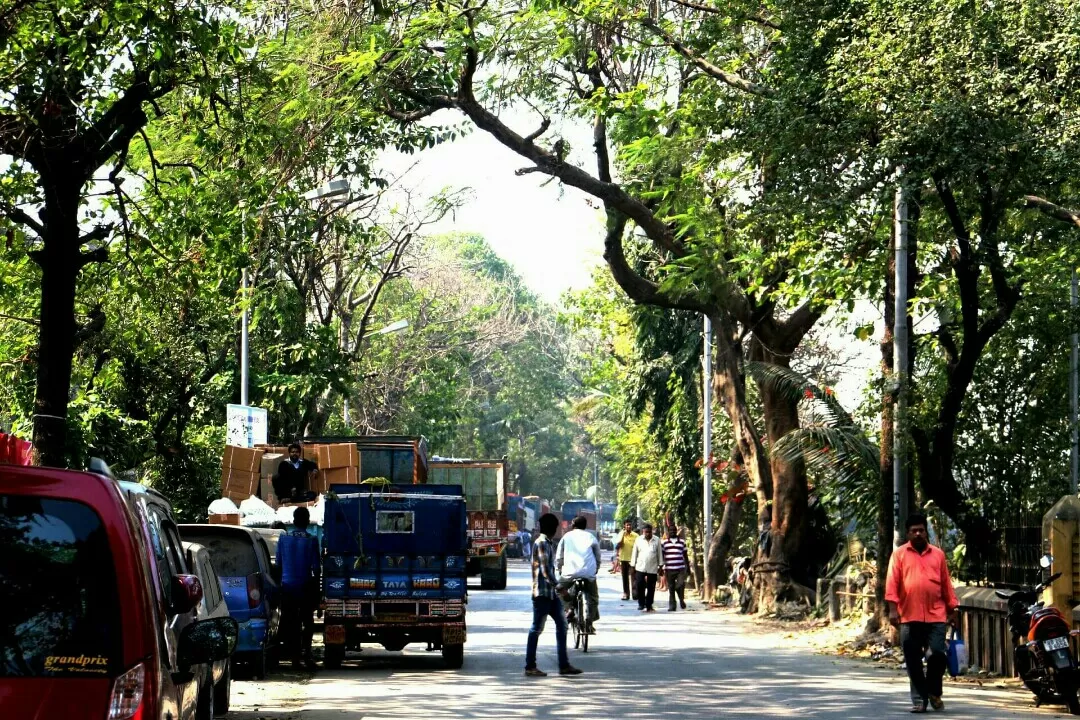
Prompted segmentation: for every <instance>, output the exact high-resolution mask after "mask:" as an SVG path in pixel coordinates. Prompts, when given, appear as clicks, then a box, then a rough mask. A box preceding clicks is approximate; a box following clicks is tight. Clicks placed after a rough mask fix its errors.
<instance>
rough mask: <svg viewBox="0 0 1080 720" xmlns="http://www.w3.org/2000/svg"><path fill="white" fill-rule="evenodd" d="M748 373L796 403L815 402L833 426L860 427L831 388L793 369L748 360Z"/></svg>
mask: <svg viewBox="0 0 1080 720" xmlns="http://www.w3.org/2000/svg"><path fill="white" fill-rule="evenodd" d="M746 372H747V373H749V374H750V376H751V377H753V378H754V379H755V380H757V381H758V382H760V383H762V384H763V385H768V386H770V387H772V388H773V389H774V390H778V391H779V392H781V393H783V394H784V395H785V396H787V397H788V398H789V399H790V400H792V401H793V402H813V403H814V404H815V406H816V407H815V409H816V411H817V412H819V413H821V414H822V415H823V416H824V418H825V423H824V424H826V425H830V426H833V427H848V426H850V427H858V426H857V425H856V423H855V421H854V420H853V419H852V417H851V414H850V413H849V412H848V411H847V410H845V409H844V406H843V405H841V404H840V401H839V400H837V399H836V396H835V395H834V394H833V391H832V389H830V388H822V387H820V386H819V385H818V384H817V383H815V382H814V381H812V380H810V378H808V377H806V376H805V375H803V374H802V373H799V372H796V371H795V370H792V369H791V368H787V367H782V366H780V365H774V364H772V363H766V362H759V361H749V362H747V363H746Z"/></svg>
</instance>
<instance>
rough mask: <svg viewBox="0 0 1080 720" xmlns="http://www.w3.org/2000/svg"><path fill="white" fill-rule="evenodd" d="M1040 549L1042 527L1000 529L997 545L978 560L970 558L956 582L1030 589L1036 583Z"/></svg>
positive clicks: (1028, 526) (1026, 526)
mask: <svg viewBox="0 0 1080 720" xmlns="http://www.w3.org/2000/svg"><path fill="white" fill-rule="evenodd" d="M1042 547H1043V545H1042V526H1041V525H1024V526H1019V527H1007V528H1002V530H1001V540H1000V543H999V545H998V546H997V547H993V548H988V549H987V551H986V552H985V553H984V554H983V556H982V557H980V558H977V559H975V558H970V559H969V560H968V562H966V563H965V564H964V567H963V568H962V569H961V571H960V572H959V573H958V575H959V578H960V579H961V580H966V581H967V582H971V583H980V584H983V583H985V584H987V585H994V586H1011V587H1020V586H1023V585H1033V584H1035V583H1037V582H1038V581H1039V573H1040V568H1039V558H1040V557H1042V554H1043V549H1042Z"/></svg>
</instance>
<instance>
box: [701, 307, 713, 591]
mask: <svg viewBox="0 0 1080 720" xmlns="http://www.w3.org/2000/svg"><path fill="white" fill-rule="evenodd" d="M702 335H703V336H704V340H705V342H704V346H703V348H702V352H701V399H702V423H701V425H702V429H701V444H702V446H703V449H702V456H703V457H704V458H705V460H704V461H703V462H702V465H701V467H702V469H703V470H704V473H703V474H702V483H703V488H702V494H701V496H702V505H704V510H705V532H704V534H703V541H702V555H703V556H704V559H705V562H704V566H705V587H712V586H711V585H710V584H709V545H710V544H711V542H712V467H710V466H709V460H710V459H711V457H712V320H710V319H709V316H708V315H705V328H704V332H703V333H702Z"/></svg>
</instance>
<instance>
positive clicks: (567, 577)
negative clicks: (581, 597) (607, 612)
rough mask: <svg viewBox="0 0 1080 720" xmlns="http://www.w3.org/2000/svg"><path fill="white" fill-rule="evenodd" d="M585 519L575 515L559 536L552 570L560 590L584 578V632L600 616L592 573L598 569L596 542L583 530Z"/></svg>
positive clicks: (598, 555) (594, 579)
mask: <svg viewBox="0 0 1080 720" xmlns="http://www.w3.org/2000/svg"><path fill="white" fill-rule="evenodd" d="M587 524H588V521H586V520H585V516H584V515H578V516H577V517H576V518H574V521H573V528H574V529H573V530H571V531H570V532H568V533H566V534H565V535H563V537H562V540H560V541H559V549H558V550H556V551H555V569H556V571H558V573H559V587H560V589H562V588H566V587H569V586H570V585H571V584H573V582H574V580H575V579H580V580H584V581H585V597H586V599H587V600H588V605H589V617H587V618H586V622H587V623H588V629H589V630H588V632H589V634H590V635H593V634H594V633H595V630H593V623H594V622H595V621H597V620H599V619H600V590H599V588H598V587H597V585H596V573H597V572H598V571H599V570H600V543H599V542H597V540H596V536H595V535H593V534H592V533H590V532H589V531H588V530H586V529H585V527H586V526H587Z"/></svg>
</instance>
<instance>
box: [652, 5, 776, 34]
mask: <svg viewBox="0 0 1080 720" xmlns="http://www.w3.org/2000/svg"><path fill="white" fill-rule="evenodd" d="M671 2H673V3H675V4H676V5H682V6H683V7H686V8H690V9H691V10H700V11H701V12H704V13H709V14H710V15H725V16H727V15H729V12H728V10H725V9H721V8H717V7H712V6H710V5H702V4H701V3H696V2H691V1H690V0H671ZM739 19H742V20H749V21H751V22H754V23H757V24H758V25H761V26H763V27H767V28H769V29H771V30H779V29H780V26H779V25H777V24H776V23H774V22H772V21H771V20H768V19H766V18H763V17H761V16H760V15H747V16H745V17H740V18H739Z"/></svg>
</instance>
